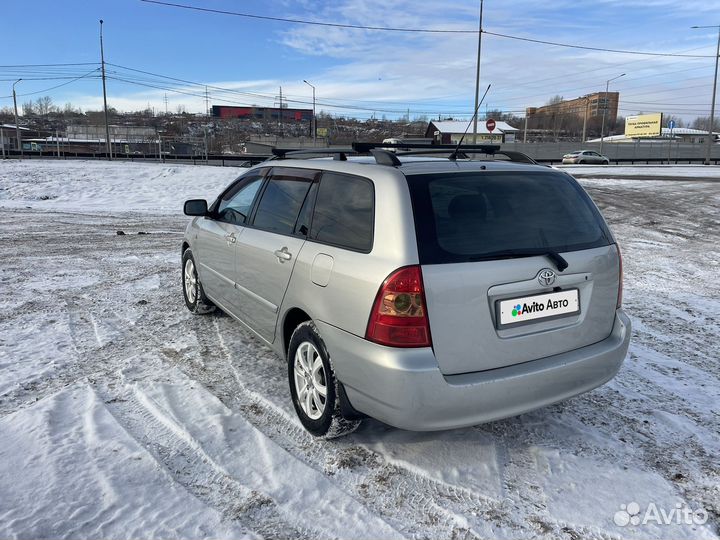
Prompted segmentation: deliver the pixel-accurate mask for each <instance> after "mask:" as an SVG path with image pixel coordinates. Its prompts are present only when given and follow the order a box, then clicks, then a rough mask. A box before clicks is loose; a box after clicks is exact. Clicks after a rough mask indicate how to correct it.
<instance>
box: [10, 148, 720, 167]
mask: <svg viewBox="0 0 720 540" xmlns="http://www.w3.org/2000/svg"><path fill="white" fill-rule="evenodd" d="M20 157H21V154H20V152H19V151H17V150H9V151H8V150H6V151H5V158H6V159H17V158H20ZM22 157H23V158H25V159H97V160H106V159H108V155H107V153H106V152H63V151H60V155H59V156H58V154H57V152H40V151H29V150H25V151H24V152H23V154H22ZM271 157H273V156H272V155H271V154H235V155H228V154H209V155H208V156H207V157H205V156H204V155H175V154H163V155H161V156H158V155H157V154H154V155H153V154H123V153H118V154H113V156H112V159H113V160H122V161H153V162H161V163H185V164H187V163H189V164H192V165H213V166H220V167H250V166H252V165H256V164H258V163H262V162H263V161H265V160H266V159H268V158H271ZM534 159H535V161H537V162H538V163H547V164H549V165H553V164H561V163H562V158H561V157H560V158H557V159H556V158H534ZM704 162H705V159H704V158H702V157H671V158H670V159H668V158H666V157H647V158H643V157H632V158H610V163H612V164H615V165H637V164H642V165H684V164H688V165H692V164H702V163H704ZM710 163H711V164H713V165H718V164H720V157H718V158H711V159H710Z"/></svg>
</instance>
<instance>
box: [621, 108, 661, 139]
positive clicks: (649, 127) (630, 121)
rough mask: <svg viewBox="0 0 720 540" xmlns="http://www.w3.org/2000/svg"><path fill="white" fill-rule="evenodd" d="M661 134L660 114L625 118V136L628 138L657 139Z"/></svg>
mask: <svg viewBox="0 0 720 540" xmlns="http://www.w3.org/2000/svg"><path fill="white" fill-rule="evenodd" d="M661 132H662V113H652V114H639V115H637V116H628V117H626V118H625V136H626V137H628V138H633V139H635V138H638V137H659V136H660V133H661Z"/></svg>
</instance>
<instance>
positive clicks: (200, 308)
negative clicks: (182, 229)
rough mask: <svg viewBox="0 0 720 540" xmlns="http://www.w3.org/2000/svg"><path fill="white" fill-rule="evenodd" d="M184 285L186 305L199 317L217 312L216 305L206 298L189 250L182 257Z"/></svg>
mask: <svg viewBox="0 0 720 540" xmlns="http://www.w3.org/2000/svg"><path fill="white" fill-rule="evenodd" d="M182 285H183V287H182V289H183V298H185V305H186V306H187V308H188V309H189V310H190V311H192V312H193V313H196V314H198V315H204V314H205V313H211V312H213V311H215V304H213V303H212V302H211V301H210V300H209V299H208V297H207V296H205V291H203V288H202V283H200V278H198V273H197V268H196V267H195V259H194V258H193V254H192V251H190V250H189V249H186V250H185V253H183V256H182Z"/></svg>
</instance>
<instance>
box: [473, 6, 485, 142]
mask: <svg viewBox="0 0 720 540" xmlns="http://www.w3.org/2000/svg"><path fill="white" fill-rule="evenodd" d="M482 17H483V0H480V27H479V28H480V29H479V31H478V53H477V70H476V71H475V107H474V108H473V111H477V108H478V100H479V99H480V53H481V52H482ZM473 144H477V114H475V116H474V117H473Z"/></svg>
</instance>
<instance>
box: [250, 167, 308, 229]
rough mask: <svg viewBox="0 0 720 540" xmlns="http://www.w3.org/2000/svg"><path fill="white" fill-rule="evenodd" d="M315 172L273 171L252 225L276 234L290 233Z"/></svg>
mask: <svg viewBox="0 0 720 540" xmlns="http://www.w3.org/2000/svg"><path fill="white" fill-rule="evenodd" d="M316 174H317V173H316V171H297V173H294V172H292V171H290V170H288V169H279V170H277V171H276V170H273V172H272V173H271V175H270V178H269V179H268V182H267V185H266V187H265V190H264V191H263V193H262V196H261V197H260V202H259V203H258V206H257V210H256V211H255V217H254V219H253V226H255V227H256V228H258V229H264V230H266V231H270V232H274V233H278V234H293V231H294V229H295V223H296V221H297V219H298V214H299V213H300V209H301V207H302V206H303V203H304V202H305V199H306V196H307V194H308V191H309V190H310V186H311V184H312V182H313V179H314V177H315V176H316Z"/></svg>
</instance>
